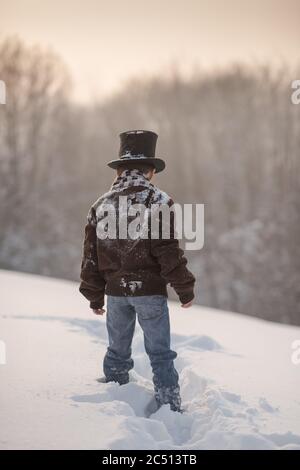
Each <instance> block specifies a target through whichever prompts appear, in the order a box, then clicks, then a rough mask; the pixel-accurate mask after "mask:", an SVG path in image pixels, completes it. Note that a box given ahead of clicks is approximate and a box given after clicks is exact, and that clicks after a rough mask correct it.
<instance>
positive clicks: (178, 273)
mask: <svg viewBox="0 0 300 470" xmlns="http://www.w3.org/2000/svg"><path fill="white" fill-rule="evenodd" d="M173 204H174V202H173V201H172V199H171V200H170V201H169V203H168V205H169V206H170V207H172V205H173ZM159 220H160V223H159V236H158V238H157V239H155V238H152V237H151V253H152V255H153V256H154V257H155V258H156V259H157V261H158V263H159V264H160V267H161V276H162V277H163V278H164V279H165V281H166V282H167V284H168V283H170V285H171V287H173V288H174V290H175V292H176V294H177V295H178V297H179V299H180V301H181V303H182V304H186V303H188V302H190V301H191V300H193V298H194V284H195V277H194V275H193V274H192V273H191V272H190V271H189V270H188V268H187V266H186V265H187V259H186V258H185V256H184V252H183V250H182V249H181V248H180V247H179V242H178V239H177V238H176V234H175V217H174V213H173V211H170V219H169V220H170V222H169V224H170V227H169V228H168V230H169V233H170V237H169V238H165V239H164V238H162V232H163V231H162V226H161V223H162V217H161V214H160V216H159ZM164 223H165V221H164Z"/></svg>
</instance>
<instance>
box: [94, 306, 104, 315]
mask: <svg viewBox="0 0 300 470" xmlns="http://www.w3.org/2000/svg"><path fill="white" fill-rule="evenodd" d="M93 312H94V314H95V315H103V313H105V310H104V308H93Z"/></svg>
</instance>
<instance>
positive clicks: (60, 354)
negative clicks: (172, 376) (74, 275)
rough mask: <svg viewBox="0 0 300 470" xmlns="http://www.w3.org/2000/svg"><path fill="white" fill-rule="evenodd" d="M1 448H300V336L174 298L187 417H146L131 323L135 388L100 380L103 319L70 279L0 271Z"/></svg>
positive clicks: (138, 340) (142, 368)
mask: <svg viewBox="0 0 300 470" xmlns="http://www.w3.org/2000/svg"><path fill="white" fill-rule="evenodd" d="M0 282H1V298H0V340H1V341H2V345H3V344H4V345H5V349H6V364H5V365H0V416H1V429H0V448H1V449H300V398H299V389H300V365H299V366H296V365H294V364H293V363H292V361H291V355H292V349H291V344H292V342H293V341H295V340H297V339H300V328H297V327H290V326H284V325H278V324H273V323H267V322H265V321H262V320H257V319H253V318H249V317H245V316H243V315H238V314H234V313H229V312H223V311H217V310H213V309H208V308H203V307H199V306H195V307H192V308H191V309H188V310H185V309H181V308H180V306H179V304H177V303H174V302H170V317H171V325H172V347H173V348H175V349H176V351H177V352H178V358H177V359H176V367H177V369H178V371H179V372H180V384H181V390H182V397H183V405H184V407H185V409H186V413H184V414H183V415H180V414H178V413H173V412H171V411H170V409H169V407H168V406H167V405H166V406H164V407H162V408H161V409H160V410H159V411H158V412H157V413H155V414H154V415H152V416H151V417H150V418H149V419H147V418H145V416H144V408H145V406H146V404H147V403H148V401H149V400H150V398H151V396H152V383H151V370H150V366H149V362H148V358H147V356H146V354H145V352H144V346H143V337H142V332H141V330H140V328H139V326H137V329H136V334H135V339H134V345H133V358H134V361H135V368H134V371H133V372H132V374H131V382H130V383H129V384H128V385H125V386H122V387H120V386H119V385H117V384H101V385H100V384H99V383H97V381H96V378H97V377H99V376H100V375H101V374H102V357H103V354H104V352H105V349H106V344H107V334H106V326H105V318H98V317H96V316H93V314H92V313H91V311H90V309H89V308H88V303H87V302H86V301H85V300H84V299H83V298H82V297H81V295H80V294H79V292H78V285H77V284H76V283H72V282H68V281H62V280H56V279H49V278H44V277H39V276H33V275H28V274H23V273H14V272H8V271H0Z"/></svg>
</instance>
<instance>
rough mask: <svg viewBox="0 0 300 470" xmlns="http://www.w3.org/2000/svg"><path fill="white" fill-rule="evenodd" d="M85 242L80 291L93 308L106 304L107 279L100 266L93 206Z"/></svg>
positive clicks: (86, 229)
mask: <svg viewBox="0 0 300 470" xmlns="http://www.w3.org/2000/svg"><path fill="white" fill-rule="evenodd" d="M87 219H88V222H87V225H86V226H85V236H84V242H83V256H82V262H81V274H80V279H81V282H80V286H79V291H80V292H81V293H82V294H83V295H84V297H86V298H87V299H88V300H89V301H90V307H91V308H93V309H98V308H102V307H103V305H104V290H105V284H106V282H105V279H104V277H103V275H102V273H101V271H99V268H98V255H97V233H96V228H97V219H96V213H95V209H94V208H93V207H92V208H91V209H90V211H89V214H88V218H87Z"/></svg>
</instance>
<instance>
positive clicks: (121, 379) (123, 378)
mask: <svg viewBox="0 0 300 470" xmlns="http://www.w3.org/2000/svg"><path fill="white" fill-rule="evenodd" d="M97 382H99V383H101V384H107V383H109V382H117V383H118V384H119V385H126V384H128V382H129V374H120V375H115V376H111V377H110V376H105V375H104V376H103V377H100V378H99V379H97Z"/></svg>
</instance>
